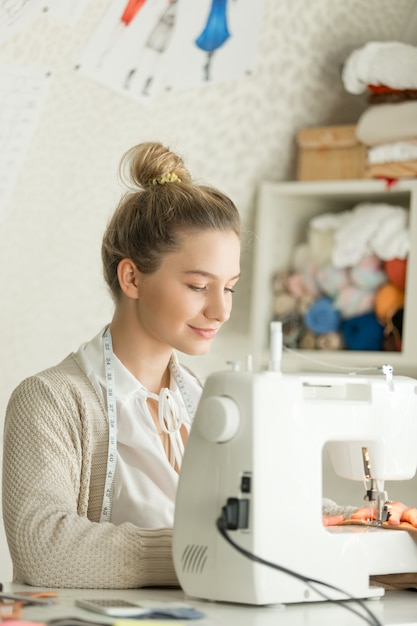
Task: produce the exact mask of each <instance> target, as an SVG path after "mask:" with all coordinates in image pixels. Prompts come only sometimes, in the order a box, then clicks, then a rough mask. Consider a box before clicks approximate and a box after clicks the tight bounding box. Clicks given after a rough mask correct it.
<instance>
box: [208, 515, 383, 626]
mask: <svg viewBox="0 0 417 626" xmlns="http://www.w3.org/2000/svg"><path fill="white" fill-rule="evenodd" d="M216 526H217V529H218V530H219V532H220V534H221V535H222V537H223V538H224V539H225V540H226V541H227V542H228V543H229V544H230V545H231V546H233V547H234V548H235V549H236V550H237V551H238V552H240V553H241V554H243V556H245V557H247V558H248V559H251V560H252V561H255V562H257V563H260V564H261V565H267V566H268V567H272V568H273V569H276V570H278V571H280V572H283V573H284V574H288V575H289V576H293V577H294V578H298V579H299V580H301V581H303V582H304V583H305V584H306V585H307V586H308V587H310V589H312V590H313V591H315V592H316V593H317V594H319V596H321V597H322V598H323V599H324V600H327V601H329V602H332V603H334V604H341V605H342V606H343V607H344V608H345V609H347V610H348V611H351V613H353V614H354V615H357V616H358V617H360V618H361V619H363V620H364V621H365V622H366V623H367V624H370V625H371V626H383V624H382V623H381V622H380V621H379V619H378V618H377V616H376V615H375V614H374V613H372V611H371V610H370V609H368V607H367V606H366V605H365V604H364V602H362V601H361V600H359V599H358V598H354V597H353V596H351V595H350V594H349V593H347V592H346V591H344V590H343V589H339V587H335V586H334V585H331V584H330V583H326V582H324V581H322V580H316V579H314V578H309V577H308V576H305V575H303V574H299V573H297V572H294V571H293V570H290V569H288V568H286V567H284V566H282V565H278V564H276V563H272V562H271V561H267V560H265V559H263V558H261V557H259V556H256V555H255V554H252V553H251V552H249V551H248V550H246V549H245V548H242V546H239V544H237V543H235V542H234V541H233V539H232V538H231V537H230V535H229V533H228V532H227V515H226V507H223V509H222V515H221V516H220V517H219V518H218V519H217V521H216ZM314 584H316V585H321V586H323V587H328V588H329V589H333V591H337V592H338V593H342V594H344V595H345V596H346V600H340V599H339V600H335V599H333V598H330V597H329V596H327V595H326V594H325V593H323V592H322V591H320V590H319V589H316V588H315V587H314ZM352 601H353V602H356V603H357V604H358V605H359V606H360V607H361V608H362V609H363V610H364V611H365V613H367V614H368V615H369V618H370V619H368V617H366V615H362V614H361V613H360V612H359V611H356V610H355V609H354V608H353V607H352V606H349V605H348V604H346V602H352Z"/></svg>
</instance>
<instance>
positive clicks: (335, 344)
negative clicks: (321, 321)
mask: <svg viewBox="0 0 417 626" xmlns="http://www.w3.org/2000/svg"><path fill="white" fill-rule="evenodd" d="M316 348H317V350H341V349H342V348H343V337H342V334H341V333H324V335H319V336H318V337H317V341H316Z"/></svg>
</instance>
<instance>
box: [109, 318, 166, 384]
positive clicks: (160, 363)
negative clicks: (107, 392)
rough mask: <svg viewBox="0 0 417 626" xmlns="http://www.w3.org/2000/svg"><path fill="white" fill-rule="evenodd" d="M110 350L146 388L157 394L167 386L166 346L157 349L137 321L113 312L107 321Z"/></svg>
mask: <svg viewBox="0 0 417 626" xmlns="http://www.w3.org/2000/svg"><path fill="white" fill-rule="evenodd" d="M110 332H111V336H112V344H113V352H114V354H115V355H116V356H117V358H118V359H119V360H120V361H121V362H122V363H123V365H124V366H125V367H127V369H128V370H129V371H130V372H131V374H133V376H135V378H136V379H137V380H138V381H139V382H140V383H141V384H142V385H144V386H145V387H146V388H147V389H148V391H151V392H152V393H156V394H159V392H160V390H161V389H162V387H169V382H170V372H169V367H168V365H169V360H170V358H171V355H172V349H171V348H170V347H169V346H166V348H161V347H160V346H159V350H158V349H157V348H156V346H155V342H152V341H150V339H149V336H147V335H146V333H144V331H143V329H142V328H141V327H140V326H139V325H138V323H137V321H136V320H132V319H130V318H129V317H128V316H127V317H126V316H123V315H120V314H118V313H117V312H116V313H115V315H114V317H113V320H112V322H111V324H110Z"/></svg>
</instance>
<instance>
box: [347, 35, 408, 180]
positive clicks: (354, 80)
mask: <svg viewBox="0 0 417 626" xmlns="http://www.w3.org/2000/svg"><path fill="white" fill-rule="evenodd" d="M342 80H343V84H344V86H345V89H346V91H348V92H349V93H352V94H361V93H364V92H367V93H368V102H369V106H368V108H367V109H366V110H365V111H364V113H363V114H362V115H361V117H360V118H359V120H358V123H357V126H356V137H357V139H358V140H359V141H360V142H361V143H363V144H365V145H366V146H367V166H366V170H365V177H369V178H376V177H385V178H410V177H415V176H417V47H416V46H412V45H410V44H405V43H400V42H397V41H389V42H369V43H367V44H366V45H365V46H363V47H362V48H358V49H357V50H354V51H353V52H352V53H351V54H350V56H349V57H348V58H347V60H346V61H345V63H344V66H343V70H342Z"/></svg>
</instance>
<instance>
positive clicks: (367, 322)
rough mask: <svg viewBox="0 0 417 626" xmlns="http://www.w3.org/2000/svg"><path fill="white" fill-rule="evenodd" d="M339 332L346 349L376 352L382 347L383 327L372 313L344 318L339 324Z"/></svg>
mask: <svg viewBox="0 0 417 626" xmlns="http://www.w3.org/2000/svg"><path fill="white" fill-rule="evenodd" d="M341 333H342V336H343V340H344V342H345V345H346V347H347V348H348V350H373V351H375V352H377V351H379V350H381V349H382V343H383V339H384V327H383V326H382V324H380V322H379V321H378V319H377V317H376V315H375V314H374V313H365V314H364V315H358V316H356V317H352V318H350V319H348V320H344V321H343V322H342V324H341Z"/></svg>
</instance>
